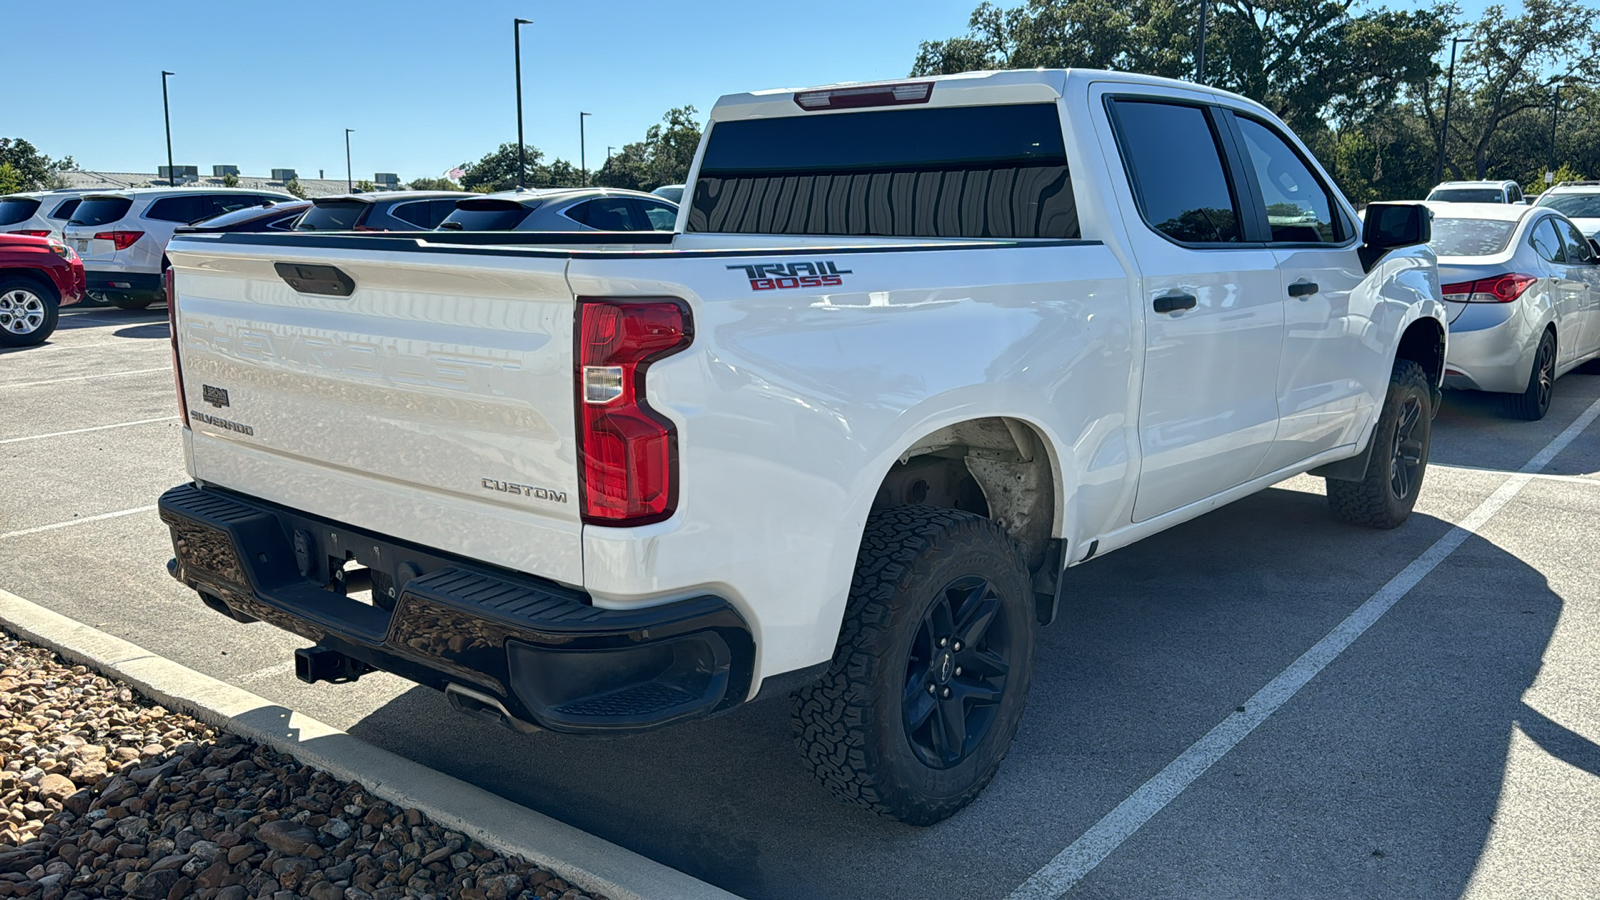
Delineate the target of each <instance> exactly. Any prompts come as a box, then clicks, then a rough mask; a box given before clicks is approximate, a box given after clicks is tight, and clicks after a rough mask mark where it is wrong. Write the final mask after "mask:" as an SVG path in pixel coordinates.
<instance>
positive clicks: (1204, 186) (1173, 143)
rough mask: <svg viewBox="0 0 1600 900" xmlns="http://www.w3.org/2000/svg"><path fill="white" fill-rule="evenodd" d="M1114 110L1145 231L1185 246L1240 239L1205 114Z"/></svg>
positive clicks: (1183, 109) (1151, 107)
mask: <svg viewBox="0 0 1600 900" xmlns="http://www.w3.org/2000/svg"><path fill="white" fill-rule="evenodd" d="M1114 109H1115V110H1116V123H1117V143H1118V145H1119V146H1120V147H1121V148H1122V158H1123V159H1124V160H1125V161H1126V162H1127V164H1128V174H1129V175H1130V176H1132V181H1133V186H1134V194H1135V196H1136V197H1137V198H1138V201H1139V209H1140V211H1141V212H1142V213H1144V218H1145V221H1146V222H1148V223H1149V224H1150V227H1152V228H1154V229H1155V230H1157V231H1159V232H1161V233H1162V234H1165V235H1166V236H1167V237H1170V238H1172V239H1173V240H1177V241H1184V242H1186V243H1197V244H1223V243H1233V242H1236V241H1240V240H1243V234H1242V232H1241V231H1240V228H1239V206H1238V204H1237V203H1236V202H1235V201H1234V192H1233V187H1232V185H1231V183H1230V182H1229V180H1228V175H1227V172H1226V171H1225V170H1224V168H1223V164H1222V149H1221V147H1220V145H1219V144H1218V143H1217V138H1216V135H1215V133H1214V132H1213V131H1212V128H1211V123H1210V122H1209V121H1208V120H1207V118H1206V114H1205V111H1204V110H1202V109H1200V108H1199V107H1196V106H1180V105H1177V104H1172V103H1148V102H1143V101H1120V100H1119V101H1117V103H1116V104H1115V106H1114ZM1179 147H1181V148H1183V150H1182V152H1177V151H1176V150H1175V149H1174V148H1179ZM1324 202H1326V199H1324Z"/></svg>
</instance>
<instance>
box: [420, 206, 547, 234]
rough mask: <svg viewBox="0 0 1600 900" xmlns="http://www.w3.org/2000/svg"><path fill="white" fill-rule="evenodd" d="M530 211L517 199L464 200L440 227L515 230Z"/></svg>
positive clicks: (475, 229) (474, 229)
mask: <svg viewBox="0 0 1600 900" xmlns="http://www.w3.org/2000/svg"><path fill="white" fill-rule="evenodd" d="M530 211H531V210H529V208H528V207H527V206H525V205H523V204H521V203H518V202H516V201H515V200H462V201H461V202H459V203H457V204H456V208H455V210H454V211H452V212H451V213H450V215H448V216H445V217H444V221H443V222H440V223H439V227H440V228H448V229H451V230H455V231H514V230H516V227H517V226H518V225H521V224H522V220H523V219H526V218H527V217H528V213H529V212H530Z"/></svg>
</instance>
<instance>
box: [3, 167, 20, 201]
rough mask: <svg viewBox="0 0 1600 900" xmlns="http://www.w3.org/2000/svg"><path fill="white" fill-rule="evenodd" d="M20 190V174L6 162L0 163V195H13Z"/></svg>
mask: <svg viewBox="0 0 1600 900" xmlns="http://www.w3.org/2000/svg"><path fill="white" fill-rule="evenodd" d="M20 190H22V173H21V172H19V171H17V167H16V166H13V165H12V164H11V163H8V162H0V194H15V193H16V192H18V191H20Z"/></svg>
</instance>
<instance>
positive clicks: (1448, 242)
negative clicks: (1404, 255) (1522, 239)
mask: <svg viewBox="0 0 1600 900" xmlns="http://www.w3.org/2000/svg"><path fill="white" fill-rule="evenodd" d="M1516 230H1517V223H1516V222H1511V221H1507V220H1504V219H1445V218H1440V217H1435V218H1434V220H1433V240H1431V241H1429V242H1428V246H1429V247H1432V248H1433V252H1434V253H1436V254H1438V255H1439V256H1490V255H1493V254H1496V253H1502V252H1504V251H1505V249H1506V245H1508V244H1510V243H1511V233H1512V232H1514V231H1516Z"/></svg>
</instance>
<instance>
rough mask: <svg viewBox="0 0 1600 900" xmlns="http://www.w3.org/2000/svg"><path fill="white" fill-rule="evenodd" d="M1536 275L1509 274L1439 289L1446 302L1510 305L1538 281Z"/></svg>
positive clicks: (1448, 285) (1449, 285)
mask: <svg viewBox="0 0 1600 900" xmlns="http://www.w3.org/2000/svg"><path fill="white" fill-rule="evenodd" d="M1538 280H1539V277H1538V276H1537V275H1518V274H1516V273H1514V272H1513V273H1510V274H1506V275H1496V276H1494V277H1493V278H1480V279H1478V280H1477V281H1460V282H1457V283H1455V284H1447V285H1445V286H1444V287H1442V288H1440V289H1439V292H1440V293H1442V294H1444V298H1445V299H1446V300H1451V301H1454V302H1456V303H1510V302H1511V301H1513V300H1515V299H1517V298H1518V297H1521V296H1522V292H1523V291H1526V290H1527V289H1528V287H1529V286H1530V285H1532V284H1533V283H1534V282H1535V281H1538Z"/></svg>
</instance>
